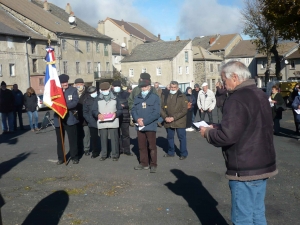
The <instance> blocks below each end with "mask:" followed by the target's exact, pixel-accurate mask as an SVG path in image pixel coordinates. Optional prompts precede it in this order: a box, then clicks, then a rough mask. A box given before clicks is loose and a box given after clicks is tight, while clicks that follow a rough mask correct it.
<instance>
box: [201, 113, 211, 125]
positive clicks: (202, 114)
mask: <svg viewBox="0 0 300 225" xmlns="http://www.w3.org/2000/svg"><path fill="white" fill-rule="evenodd" d="M205 114H207V115H208V119H209V123H213V118H212V111H211V112H209V111H208V110H206V111H203V112H201V120H204V118H205Z"/></svg>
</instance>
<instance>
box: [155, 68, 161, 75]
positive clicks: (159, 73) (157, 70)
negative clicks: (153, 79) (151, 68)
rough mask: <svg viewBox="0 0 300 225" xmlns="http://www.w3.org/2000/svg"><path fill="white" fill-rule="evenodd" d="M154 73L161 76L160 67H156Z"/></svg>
mask: <svg viewBox="0 0 300 225" xmlns="http://www.w3.org/2000/svg"><path fill="white" fill-rule="evenodd" d="M156 75H157V76H161V67H160V66H159V67H156Z"/></svg>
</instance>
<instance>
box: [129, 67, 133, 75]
mask: <svg viewBox="0 0 300 225" xmlns="http://www.w3.org/2000/svg"><path fill="white" fill-rule="evenodd" d="M129 76H130V77H134V70H133V69H129Z"/></svg>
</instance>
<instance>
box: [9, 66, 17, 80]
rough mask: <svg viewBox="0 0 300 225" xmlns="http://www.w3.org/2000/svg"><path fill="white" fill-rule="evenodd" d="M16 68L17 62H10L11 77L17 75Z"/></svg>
mask: <svg viewBox="0 0 300 225" xmlns="http://www.w3.org/2000/svg"><path fill="white" fill-rule="evenodd" d="M15 70H16V67H15V64H14V63H10V64H9V75H10V76H11V77H13V76H16V74H15Z"/></svg>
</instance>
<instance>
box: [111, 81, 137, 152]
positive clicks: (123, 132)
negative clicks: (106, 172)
mask: <svg viewBox="0 0 300 225" xmlns="http://www.w3.org/2000/svg"><path fill="white" fill-rule="evenodd" d="M112 90H113V94H114V95H115V96H116V97H117V99H118V100H119V102H120V104H121V106H122V108H123V111H122V115H121V116H120V118H119V124H120V125H119V134H120V153H121V154H124V155H127V156H133V154H132V153H131V152H130V136H129V123H130V113H129V106H128V97H129V93H128V92H127V91H123V90H122V88H121V81H119V80H115V81H113V82H112Z"/></svg>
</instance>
